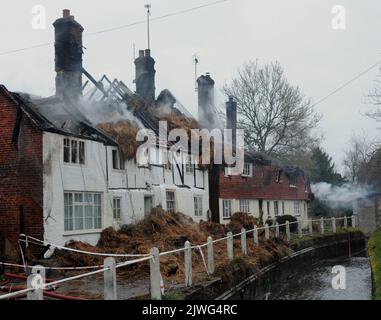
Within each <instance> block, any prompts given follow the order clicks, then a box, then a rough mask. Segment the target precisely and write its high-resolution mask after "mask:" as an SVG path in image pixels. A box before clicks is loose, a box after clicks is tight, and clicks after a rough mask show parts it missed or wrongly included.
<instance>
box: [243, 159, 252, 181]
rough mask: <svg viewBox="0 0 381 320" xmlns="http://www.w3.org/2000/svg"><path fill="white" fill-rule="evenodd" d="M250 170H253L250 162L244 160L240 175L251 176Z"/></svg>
mask: <svg viewBox="0 0 381 320" xmlns="http://www.w3.org/2000/svg"><path fill="white" fill-rule="evenodd" d="M252 170H253V166H252V164H251V163H247V162H245V164H244V166H243V173H242V176H245V177H251V176H252Z"/></svg>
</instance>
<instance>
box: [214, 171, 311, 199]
mask: <svg viewBox="0 0 381 320" xmlns="http://www.w3.org/2000/svg"><path fill="white" fill-rule="evenodd" d="M277 171H278V169H277V168H276V167H275V166H253V176H252V177H242V176H240V175H239V176H230V177H225V176H224V172H222V173H221V174H220V198H224V199H264V200H308V198H309V196H310V194H309V192H310V189H309V186H308V191H309V192H308V193H306V192H305V184H306V178H304V177H302V176H300V177H298V179H297V183H296V188H294V187H290V185H289V178H288V177H287V175H286V174H285V172H283V173H282V180H283V181H282V183H278V182H276V173H277Z"/></svg>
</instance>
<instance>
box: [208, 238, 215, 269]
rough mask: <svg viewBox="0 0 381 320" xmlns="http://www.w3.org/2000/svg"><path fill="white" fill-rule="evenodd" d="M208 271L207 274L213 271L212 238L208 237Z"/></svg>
mask: <svg viewBox="0 0 381 320" xmlns="http://www.w3.org/2000/svg"><path fill="white" fill-rule="evenodd" d="M208 272H209V274H213V273H214V250H213V239H212V237H210V236H209V237H208Z"/></svg>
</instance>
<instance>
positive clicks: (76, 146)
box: [63, 138, 85, 164]
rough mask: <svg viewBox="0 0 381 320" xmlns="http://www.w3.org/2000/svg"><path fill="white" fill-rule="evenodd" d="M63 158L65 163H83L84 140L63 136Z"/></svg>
mask: <svg viewBox="0 0 381 320" xmlns="http://www.w3.org/2000/svg"><path fill="white" fill-rule="evenodd" d="M63 160H64V162H65V163H79V164H84V163H85V142H84V141H79V140H74V139H69V138H65V139H64V144H63Z"/></svg>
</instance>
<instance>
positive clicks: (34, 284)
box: [27, 273, 44, 300]
mask: <svg viewBox="0 0 381 320" xmlns="http://www.w3.org/2000/svg"><path fill="white" fill-rule="evenodd" d="M27 288H34V290H33V291H29V292H28V293H27V299H28V300H44V290H43V289H44V279H43V277H42V276H41V275H40V274H38V273H36V274H31V275H29V276H28V278H27Z"/></svg>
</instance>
